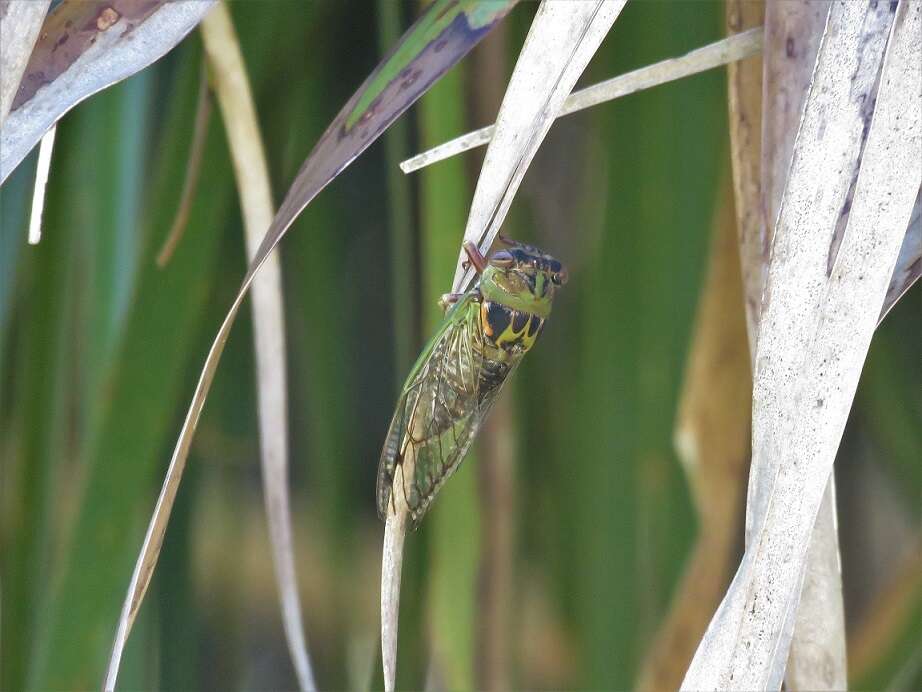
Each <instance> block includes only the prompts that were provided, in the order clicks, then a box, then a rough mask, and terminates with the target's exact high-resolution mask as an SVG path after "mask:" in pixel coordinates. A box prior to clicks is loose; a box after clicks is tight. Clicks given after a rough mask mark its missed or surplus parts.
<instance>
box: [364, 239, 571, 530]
mask: <svg viewBox="0 0 922 692" xmlns="http://www.w3.org/2000/svg"><path fill="white" fill-rule="evenodd" d="M502 241H503V242H504V243H505V244H506V245H507V246H508V249H503V250H499V251H497V252H495V253H493V254H492V255H491V256H490V257H489V259H488V258H486V257H484V256H483V255H482V254H480V251H479V250H478V249H477V246H476V245H474V244H473V243H465V245H464V249H465V251H466V252H467V255H468V258H469V259H470V263H471V265H472V266H473V267H474V268H475V269H476V271H477V274H478V275H479V277H480V280H479V282H478V283H477V285H475V287H474V288H472V289H471V290H470V291H468V292H467V293H460V294H446V295H444V296H442V299H441V301H440V303H441V305H442V306H443V307H445V308H446V309H448V313H447V314H446V315H445V319H444V320H443V321H442V324H441V325H440V326H439V328H438V331H436V333H435V335H434V336H433V337H432V339H431V340H430V341H429V343H428V344H427V345H426V348H425V349H423V352H422V353H421V354H420V356H419V358H418V359H417V361H416V364H415V365H414V366H413V369H412V370H411V371H410V375H409V377H407V381H406V383H405V384H404V385H403V390H402V392H401V394H400V399H399V400H398V402H397V408H396V410H395V411H394V418H393V419H392V420H391V426H390V429H389V430H388V432H387V438H386V439H385V441H384V448H383V449H382V451H381V461H380V463H379V465H378V488H377V503H378V514H379V515H380V516H381V518H382V519H384V518H386V516H387V513H388V506H389V504H392V503H393V502H394V492H395V488H394V484H395V475H396V472H397V469H398V467H399V468H400V469H401V470H402V477H403V483H402V485H403V487H402V489H401V488H397V489H396V492H402V493H403V496H404V498H405V499H406V505H407V508H408V510H409V515H410V520H411V525H412V526H413V528H416V527H417V526H418V525H419V522H420V520H421V519H422V518H423V515H424V514H425V513H426V510H427V509H428V508H429V505H430V504H431V503H432V500H433V499H434V498H435V495H436V493H438V491H439V489H440V488H441V487H442V484H443V483H444V482H445V481H446V480H447V479H448V477H449V476H450V475H451V474H452V473H454V471H455V470H456V469H457V468H458V466H459V465H460V464H461V460H462V459H463V458H464V455H465V454H466V453H467V450H468V448H469V447H470V445H471V442H472V441H473V439H474V437H475V435H476V434H477V430H478V429H479V428H480V424H481V423H482V422H483V420H484V418H485V417H486V415H487V412H488V411H489V410H490V407H491V406H492V405H493V402H494V401H495V400H496V395H497V393H498V392H499V390H500V389H501V388H502V385H503V383H504V382H505V381H506V380H507V379H508V377H509V375H511V374H512V371H513V370H515V368H516V366H517V365H518V364H519V362H520V361H521V360H522V357H523V356H524V355H525V354H526V353H527V352H528V350H529V349H530V348H531V347H532V345H533V344H534V343H535V340H536V339H537V338H538V335H539V334H540V333H541V328H542V327H543V326H544V321H545V320H546V319H547V317H548V315H550V312H551V303H553V301H554V293H555V292H556V290H557V288H558V287H560V286H562V285H563V284H564V283H566V281H567V270H566V269H564V267H563V266H562V265H561V264H560V262H558V261H557V260H556V259H554V258H553V257H551V256H550V255H547V254H545V253H543V252H542V251H541V250H538V249H537V248H534V247H531V246H529V245H524V244H522V243H518V242H515V241H511V240H506V239H504V238H503V239H502ZM449 306H450V309H449Z"/></svg>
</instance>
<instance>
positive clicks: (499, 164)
mask: <svg viewBox="0 0 922 692" xmlns="http://www.w3.org/2000/svg"><path fill="white" fill-rule="evenodd" d="M626 1H627V0H610V1H609V2H605V0H579V1H576V0H574V1H573V2H547V1H545V2H542V3H541V5H540V7H539V8H538V12H537V14H536V15H535V18H534V21H533V22H532V25H531V28H530V29H529V31H528V36H527V37H526V38H525V45H524V46H523V47H522V51H521V53H520V54H519V58H518V61H517V62H516V66H515V70H514V71H513V73H512V77H511V78H510V80H509V86H508V87H507V88H506V95H505V97H504V98H503V104H502V106H501V107H500V110H499V115H498V116H497V118H496V132H495V134H494V136H493V140H492V141H491V142H490V146H489V148H488V149H487V153H486V157H485V158H484V162H483V168H482V169H481V171H480V177H479V179H478V180H477V189H476V190H475V192H474V200H473V202H472V203H471V211H470V215H469V216H468V219H467V227H466V228H465V230H464V240H466V241H472V242H474V243H477V245H479V246H480V248H481V251H483V252H486V251H487V250H489V247H490V245H491V244H492V242H493V239H494V238H495V237H496V235H497V234H498V233H499V229H500V226H501V225H502V223H503V220H504V219H505V218H506V213H507V212H508V211H509V206H510V205H511V204H512V199H513V197H514V196H515V193H516V192H517V191H518V189H519V185H520V184H521V182H522V178H523V177H524V175H525V171H526V170H527V169H528V166H529V164H530V163H531V160H532V158H534V156H535V153H536V152H537V151H538V147H539V146H541V142H542V141H543V140H544V137H545V135H546V134H547V131H548V130H549V129H550V127H551V125H552V124H553V122H554V120H555V119H556V118H557V116H558V115H559V114H560V109H561V108H562V107H563V103H564V101H565V100H566V98H567V96H569V95H570V92H571V91H572V90H573V86H574V85H575V84H576V80H577V79H579V76H580V75H581V74H582V73H583V70H584V69H586V65H587V64H588V63H589V60H590V59H591V58H592V56H593V55H595V52H596V50H597V49H598V47H599V44H601V43H602V39H603V38H605V36H606V35H607V34H608V30H609V29H610V28H611V26H612V24H614V22H615V19H617V18H618V15H619V14H620V13H621V10H622V9H624V5H625V3H626ZM464 259H465V254H464V251H463V250H461V251H459V254H458V264H457V269H456V270H455V278H454V281H453V283H452V293H460V292H463V291H464V290H465V289H466V288H467V287H468V286H470V284H471V282H472V281H473V279H474V270H473V269H472V268H469V269H468V270H467V271H465V270H464V268H463V266H462V264H463V262H464Z"/></svg>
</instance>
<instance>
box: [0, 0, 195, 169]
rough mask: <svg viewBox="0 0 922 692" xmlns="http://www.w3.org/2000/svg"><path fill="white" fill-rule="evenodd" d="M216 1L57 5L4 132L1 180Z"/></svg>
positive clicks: (74, 0)
mask: <svg viewBox="0 0 922 692" xmlns="http://www.w3.org/2000/svg"><path fill="white" fill-rule="evenodd" d="M212 2H213V0H180V1H179V2H166V3H149V2H142V1H141V0H131V1H130V2H124V3H119V4H118V8H119V10H118V11H117V10H116V9H114V7H112V6H108V5H107V6H105V7H101V6H100V5H99V4H97V3H90V2H82V1H81V0H64V1H63V2H62V3H61V4H60V5H58V6H57V7H55V8H54V10H53V11H52V12H51V13H50V14H49V15H48V18H47V19H46V20H45V23H44V24H43V25H42V30H41V34H40V36H39V39H38V42H37V43H36V44H35V49H34V51H33V52H32V57H31V58H30V60H29V64H28V66H27V67H26V71H25V74H24V75H23V78H22V81H23V86H22V88H21V89H20V90H19V91H18V92H17V94H16V97H15V99H14V100H13V103H12V109H11V110H10V114H9V116H8V117H7V119H6V120H5V121H4V122H3V128H2V130H0V145H2V149H0V182H3V181H4V180H6V177H7V176H8V175H9V174H10V171H12V170H13V169H14V168H15V167H16V166H17V165H19V162H20V161H22V159H23V157H24V156H25V155H26V154H28V153H29V151H30V150H31V149H32V147H34V146H35V145H36V144H37V143H38V141H39V140H40V139H41V138H42V136H43V135H44V134H45V132H47V131H48V128H50V127H51V126H52V125H54V123H56V122H57V121H58V119H59V118H60V117H61V116H62V115H64V114H65V113H66V112H67V111H69V110H70V109H71V108H73V107H74V106H75V105H76V104H78V103H79V102H80V101H82V100H83V99H85V98H87V97H88V96H91V95H92V94H95V93H96V92H98V91H100V90H102V89H105V88H106V87H107V86H111V85H112V84H115V83H116V82H119V81H121V80H123V79H125V78H126V77H129V76H131V75H133V74H134V73H135V72H137V71H138V70H140V69H142V68H144V67H147V66H148V65H150V64H151V63H152V62H154V61H155V60H157V59H158V58H160V57H162V56H163V55H164V54H165V53H167V52H168V51H169V50H170V49H171V48H173V46H175V45H176V44H177V43H179V41H181V40H182V38H183V37H184V36H185V35H186V34H187V33H189V31H191V30H192V29H193V28H194V27H195V25H196V24H198V22H199V21H200V20H201V18H202V16H203V15H204V14H205V12H207V11H208V8H209V7H210V6H211V3H212ZM77 27H79V30H77V29H76V28H77ZM86 27H95V31H93V30H85V28H86ZM71 38H73V40H69V39H71Z"/></svg>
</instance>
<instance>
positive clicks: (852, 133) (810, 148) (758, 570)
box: [683, 2, 922, 689]
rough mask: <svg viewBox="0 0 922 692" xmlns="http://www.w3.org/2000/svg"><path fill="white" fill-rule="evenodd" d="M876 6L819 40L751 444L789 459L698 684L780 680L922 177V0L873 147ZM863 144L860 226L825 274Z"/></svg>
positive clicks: (765, 329)
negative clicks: (818, 526) (829, 489)
mask: <svg viewBox="0 0 922 692" xmlns="http://www.w3.org/2000/svg"><path fill="white" fill-rule="evenodd" d="M884 11H886V8H884ZM873 14H875V12H874V10H873V9H871V10H870V11H869V7H868V6H867V5H866V4H865V3H837V4H835V5H833V6H832V10H831V14H830V19H829V24H828V26H827V31H826V33H825V35H824V40H823V42H822V44H821V48H820V57H819V59H818V63H817V68H816V71H815V73H814V80H813V84H812V86H811V89H810V92H809V95H808V99H807V104H806V107H805V111H804V117H803V119H802V123H801V127H800V130H799V133H798V137H797V140H796V143H795V154H794V157H793V161H792V166H791V173H790V177H789V179H788V182H787V187H786V192H785V196H784V201H783V203H782V207H781V210H780V214H779V221H778V224H777V228H776V236H775V241H774V245H773V249H772V263H771V266H770V269H769V277H768V284H767V286H768V288H767V292H766V295H767V300H766V302H765V305H764V307H763V310H764V314H763V318H762V322H761V325H760V332H759V346H758V356H757V363H756V373H755V387H754V394H753V399H754V416H753V456H754V461H755V460H761V459H768V460H777V461H778V463H776V464H775V467H776V468H777V473H776V474H775V475H773V476H769V477H767V478H768V482H767V483H766V485H767V487H768V492H767V494H766V496H765V498H764V501H765V502H766V507H767V511H765V512H764V515H763V517H764V518H762V519H761V520H760V521H759V523H758V524H757V525H756V526H754V527H753V528H754V532H753V541H752V543H751V545H750V547H749V548H748V549H747V552H746V555H745V556H744V558H743V562H742V564H741V566H740V569H739V570H738V572H737V574H736V577H735V578H734V580H733V583H732V584H731V586H730V589H729V591H728V593H727V595H726V597H725V598H724V601H723V602H722V603H721V606H720V608H719V609H718V612H717V614H716V615H715V617H714V619H713V620H712V622H711V625H710V626H709V628H708V632H707V633H706V635H705V637H704V639H703V641H702V643H701V645H700V646H699V648H698V651H697V653H696V655H695V659H694V660H693V661H692V665H691V667H690V669H689V671H688V674H687V675H686V678H685V681H684V683H683V687H685V688H687V689H714V688H747V689H766V688H767V689H778V688H779V687H780V685H781V681H782V677H783V675H784V670H785V663H786V660H787V654H788V648H789V643H790V642H789V640H788V639H787V637H788V633H789V632H790V630H791V629H792V625H793V622H794V615H795V613H796V610H797V605H798V601H799V596H800V587H801V583H802V581H803V577H804V568H805V564H806V556H807V547H808V545H809V538H810V535H811V532H812V530H813V525H814V521H815V519H816V515H817V512H818V510H819V506H820V503H821V500H822V497H823V494H824V491H825V488H826V483H827V480H828V478H829V474H830V471H831V468H832V464H833V461H834V460H835V454H836V451H837V449H838V445H839V442H840V439H841V435H842V431H843V429H844V426H845V421H846V418H847V416H848V412H849V409H850V407H851V403H852V399H853V397H854V393H855V389H856V387H857V383H858V377H859V375H860V372H861V367H862V365H863V361H864V358H865V355H866V353H867V348H868V345H869V343H870V339H871V335H872V334H873V331H874V328H875V326H876V324H877V317H878V315H879V312H880V306H881V305H882V304H883V300H884V295H885V293H886V290H887V285H888V283H889V280H890V277H891V275H892V272H893V268H894V265H895V263H896V258H897V254H898V252H899V248H900V245H901V243H902V240H903V236H904V234H905V229H906V226H907V223H908V221H909V217H910V214H911V211H912V206H913V202H914V200H915V197H916V192H917V190H918V186H919V184H920V182H922V161H920V159H919V157H918V156H917V152H918V151H919V148H920V146H922V101H920V99H919V98H918V95H919V93H920V90H922V65H920V64H919V61H918V55H919V52H920V50H922V5H920V4H918V3H912V2H901V3H900V5H899V8H898V9H897V13H896V20H895V21H894V24H893V26H894V31H893V33H892V35H891V39H890V41H889V50H888V52H887V57H886V59H885V60H884V65H883V74H882V77H881V79H880V88H879V92H878V94H877V105H876V110H875V112H874V115H873V119H872V122H871V126H870V131H869V132H868V134H867V138H866V141H865V144H864V147H863V156H861V153H862V139H863V135H862V132H863V130H864V118H863V111H862V103H863V102H864V101H865V100H866V99H867V98H869V97H870V95H871V94H873V89H874V87H875V84H874V81H873V80H871V81H870V82H869V81H868V80H867V78H866V73H867V71H868V70H867V68H866V65H865V66H864V67H863V66H862V63H864V62H865V61H874V60H877V61H879V60H880V54H881V53H882V52H883V49H882V46H877V45H876V39H875V35H876V27H874V26H873V25H874V21H875V18H874V17H873V16H872V15H873ZM862 94H864V98H861V95H862ZM859 157H861V172H860V174H859V177H858V181H857V186H856V187H855V194H854V199H853V204H852V208H851V212H850V215H849V219H848V224H847V227H846V229H845V232H844V236H843V241H842V244H841V246H840V248H839V252H838V254H837V257H836V259H835V263H834V266H833V270H832V273H831V274H827V267H828V256H829V248H830V242H831V239H832V237H833V235H834V232H835V228H836V224H837V222H838V219H839V215H840V212H841V208H842V204H843V203H844V201H845V200H846V198H847V194H848V190H849V188H850V186H851V182H852V172H853V170H854V168H855V167H856V166H857V165H858V159H859ZM757 516H758V515H757Z"/></svg>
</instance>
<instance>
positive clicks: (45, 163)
mask: <svg viewBox="0 0 922 692" xmlns="http://www.w3.org/2000/svg"><path fill="white" fill-rule="evenodd" d="M57 131H58V128H57V126H54V127H52V128H51V129H50V130H48V132H46V133H45V136H44V137H42V143H41V145H39V148H38V162H37V163H36V165H35V189H34V190H33V192H32V214H31V215H30V216H29V245H38V244H39V242H40V241H41V239H42V214H43V212H44V210H45V190H46V188H47V187H48V174H49V173H50V172H51V153H52V152H53V151H54V138H55V135H56V134H57Z"/></svg>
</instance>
